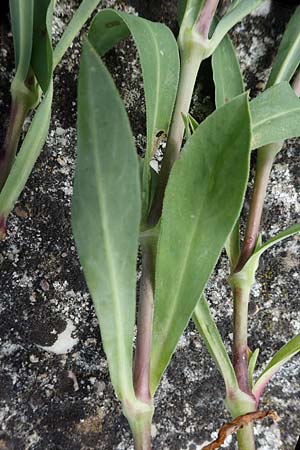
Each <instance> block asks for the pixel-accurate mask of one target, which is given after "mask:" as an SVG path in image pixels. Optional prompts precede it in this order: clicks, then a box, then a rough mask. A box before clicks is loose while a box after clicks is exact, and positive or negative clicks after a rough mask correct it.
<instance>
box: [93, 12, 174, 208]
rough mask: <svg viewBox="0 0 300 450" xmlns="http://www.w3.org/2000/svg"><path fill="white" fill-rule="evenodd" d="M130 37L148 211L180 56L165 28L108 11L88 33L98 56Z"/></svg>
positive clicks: (166, 131)
mask: <svg viewBox="0 0 300 450" xmlns="http://www.w3.org/2000/svg"><path fill="white" fill-rule="evenodd" d="M129 34H132V37H133V39H134V41H135V44H136V47H137V49H138V52H139V57H140V62H141V66H142V73H143V79H144V91H145V100H146V110H147V150H146V155H145V160H144V173H143V198H144V202H143V207H144V209H148V206H149V181H150V167H149V163H150V160H151V158H152V156H153V153H154V151H155V146H156V135H157V133H158V132H160V131H164V132H165V133H168V130H169V126H170V121H171V117H172V112H173V106H174V102H175V98H176V92H177V85H178V77H179V56H178V48H177V44H176V41H175V38H174V36H173V34H172V33H171V31H170V30H169V28H167V27H166V26H165V25H163V24H160V23H154V22H150V21H149V20H145V19H142V18H140V17H136V16H133V15H130V14H126V13H122V12H119V11H114V10H111V9H106V10H103V11H101V12H100V13H99V14H97V16H96V17H95V19H94V21H93V23H92V27H91V30H90V32H89V40H90V42H91V43H92V44H93V46H94V47H95V48H96V49H97V51H98V53H99V54H100V55H104V54H105V53H106V52H107V51H108V50H110V49H111V48H112V47H113V46H114V45H115V44H116V43H117V42H119V41H120V40H121V39H123V38H125V37H127V36H128V35H129ZM139 106H141V105H139V104H137V107H139ZM146 213H147V211H144V214H146Z"/></svg>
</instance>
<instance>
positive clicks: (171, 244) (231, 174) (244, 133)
mask: <svg viewBox="0 0 300 450" xmlns="http://www.w3.org/2000/svg"><path fill="white" fill-rule="evenodd" d="M250 139H251V132H250V117H249V109H248V102H247V96H246V94H244V95H242V96H239V97H237V98H236V99H234V100H233V101H232V102H230V103H228V104H226V105H225V106H224V107H222V108H220V109H218V110H217V111H215V112H214V113H213V114H212V115H210V116H209V117H208V118H207V119H206V120H205V121H204V122H202V123H201V125H200V126H199V127H198V128H197V130H196V131H195V133H194V134H193V135H192V136H191V137H190V139H189V140H188V141H187V143H186V145H185V147H184V148H183V151H182V154H181V157H180V158H179V159H178V160H177V161H176V162H175V164H174V168H173V170H172V173H171V176H170V180H169V183H168V185H167V189H166V193H165V200H164V206H163V212H162V219H161V230H160V237H159V243H158V256H157V266H156V292H155V307H154V325H153V350H152V357H151V389H152V392H154V391H155V389H156V388H157V385H158V382H159V379H160V377H161V375H162V373H163V372H164V370H165V368H166V367H167V365H168V363H169V361H170V358H171V356H172V353H173V352H174V350H175V348H176V345H177V343H178V340H179V338H180V336H181V335H182V333H183V331H184V329H185V327H186V325H187V323H188V321H189V319H190V317H191V315H192V313H193V311H194V309H195V307H196V304H197V301H198V300H199V298H200V295H201V293H202V291H203V289H204V287H205V284H206V283H207V280H208V278H209V276H210V274H211V271H212V270H213V268H214V266H215V264H216V262H217V259H218V257H219V254H220V252H221V250H222V248H223V246H224V243H225V240H226V238H227V236H228V234H229V233H230V231H231V229H232V227H233V225H234V223H235V222H236V219H237V217H238V214H239V212H240V209H241V206H242V202H243V197H244V192H245V188H246V183H247V179H248V169H249V147H250Z"/></svg>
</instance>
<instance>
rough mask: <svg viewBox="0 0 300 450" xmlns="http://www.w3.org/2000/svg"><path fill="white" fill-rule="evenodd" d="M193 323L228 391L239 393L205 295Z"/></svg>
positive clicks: (196, 310)
mask: <svg viewBox="0 0 300 450" xmlns="http://www.w3.org/2000/svg"><path fill="white" fill-rule="evenodd" d="M193 322H194V323H195V325H196V327H197V329H198V331H199V334H200V336H201V337H202V339H203V341H204V343H205V345H206V348H207V349H208V351H209V353H210V355H211V357H212V358H213V360H214V361H215V363H216V365H217V367H218V369H219V371H220V373H221V375H222V377H223V379H224V382H225V386H226V391H227V392H230V391H231V392H233V391H237V390H238V389H239V386H238V382H237V379H236V376H235V373H234V369H233V366H232V363H231V361H230V358H229V356H228V354H227V351H226V348H225V346H224V343H223V341H222V338H221V335H220V333H219V330H218V328H217V326H216V324H215V321H214V319H213V317H212V315H211V312H210V309H209V305H208V302H207V300H206V298H205V296H204V295H202V296H201V298H200V300H199V301H198V302H197V305H196V308H195V310H194V313H193Z"/></svg>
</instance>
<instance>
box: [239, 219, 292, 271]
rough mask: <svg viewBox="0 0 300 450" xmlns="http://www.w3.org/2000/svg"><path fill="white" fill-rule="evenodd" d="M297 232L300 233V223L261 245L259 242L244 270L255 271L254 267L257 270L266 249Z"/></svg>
mask: <svg viewBox="0 0 300 450" xmlns="http://www.w3.org/2000/svg"><path fill="white" fill-rule="evenodd" d="M297 233H300V225H293V226H292V227H290V228H288V229H287V230H284V231H281V232H280V233H278V234H277V235H276V236H274V237H273V238H272V239H269V240H268V241H267V242H265V243H264V244H262V245H261V244H260V243H258V245H257V247H256V249H255V251H254V252H253V254H252V255H251V257H250V258H249V259H248V261H247V262H246V264H245V265H244V267H243V269H242V271H243V272H247V271H248V269H249V270H250V271H251V272H253V270H251V268H252V267H255V269H254V271H255V270H256V268H257V265H258V262H259V258H260V257H261V255H262V254H263V253H264V252H265V251H266V250H268V249H269V248H270V247H273V245H275V244H278V243H279V242H280V241H282V240H283V239H287V238H289V237H291V236H293V235H294V234H297Z"/></svg>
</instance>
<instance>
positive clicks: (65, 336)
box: [38, 320, 78, 355]
mask: <svg viewBox="0 0 300 450" xmlns="http://www.w3.org/2000/svg"><path fill="white" fill-rule="evenodd" d="M75 329H76V328H75V326H74V324H73V323H72V321H71V320H67V324H66V328H65V329H64V331H62V332H61V333H59V334H58V335H57V338H56V341H55V342H54V344H53V345H50V346H44V345H38V347H39V348H42V349H43V350H45V351H47V352H51V353H56V355H63V354H64V353H68V352H70V351H71V350H72V348H73V347H74V346H75V345H76V344H78V338H74V337H73V336H72V334H73V333H74V331H75Z"/></svg>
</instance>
